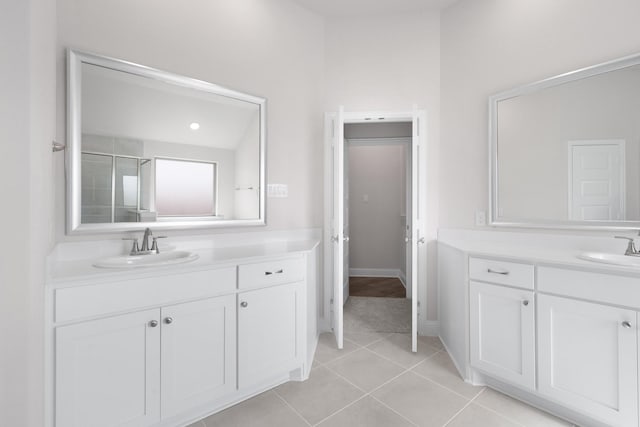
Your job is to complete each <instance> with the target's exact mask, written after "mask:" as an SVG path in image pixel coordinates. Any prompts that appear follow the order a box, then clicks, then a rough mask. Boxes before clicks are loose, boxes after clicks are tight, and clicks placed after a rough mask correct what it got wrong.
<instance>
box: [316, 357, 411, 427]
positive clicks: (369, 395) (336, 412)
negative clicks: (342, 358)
mask: <svg viewBox="0 0 640 427" xmlns="http://www.w3.org/2000/svg"><path fill="white" fill-rule="evenodd" d="M365 349H366V348H365ZM372 353H373V352H372ZM374 354H376V353H374ZM398 366H399V367H400V368H402V369H404V371H402V372H400V373H399V374H398V375H396V376H394V377H392V378H391V379H389V380H387V381H386V382H384V383H382V384H380V385H379V386H377V387H375V388H373V389H371V391H369V392H367V391H365V390H364V389H362V388H360V387H359V386H357V385H356V384H354V383H352V382H351V381H350V380H349V379H348V378H346V377H344V376H342V375H341V374H340V373H338V372H336V371H334V370H333V369H331V368H330V367H329V366H325V368H326V369H328V370H329V371H331V372H332V373H334V374H335V375H337V376H338V377H340V378H342V379H343V380H344V381H346V382H347V383H349V384H350V385H352V386H353V387H355V388H357V389H358V390H360V391H362V392H363V393H364V394H363V395H362V396H360V397H359V398H357V399H356V400H354V401H353V402H351V403H349V404H348V405H347V406H345V407H343V408H341V409H339V410H337V411H335V412H334V413H332V414H331V415H329V416H327V417H326V418H324V419H323V420H321V421H320V422H319V423H318V424H320V423H322V422H324V421H325V420H327V419H329V418H331V417H333V416H334V415H336V414H338V413H339V412H342V411H343V410H345V409H347V408H348V407H350V406H352V405H353V404H355V403H356V402H359V401H360V400H362V399H364V398H365V397H367V396H368V397H370V398H372V399H373V400H375V401H376V402H378V403H380V404H382V405H383V406H384V407H385V408H387V409H389V410H390V411H391V412H393V413H394V414H396V415H398V416H399V417H401V418H402V419H404V420H406V421H407V422H409V423H410V424H411V425H412V426H416V425H417V424H415V423H414V422H413V421H411V420H409V419H408V418H407V417H405V416H404V415H402V414H401V413H399V412H398V411H396V410H395V409H393V408H391V407H390V406H388V405H387V404H386V403H384V402H382V401H381V400H380V399H378V398H376V397H375V396H373V394H372V393H373V392H375V391H377V390H378V389H380V388H381V387H383V386H385V385H387V384H389V383H390V382H392V381H393V380H395V379H396V378H398V377H400V376H402V375H404V374H406V373H407V372H409V370H408V369H406V368H404V367H403V366H400V365H398ZM318 424H316V425H318Z"/></svg>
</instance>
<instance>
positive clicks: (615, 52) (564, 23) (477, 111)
mask: <svg viewBox="0 0 640 427" xmlns="http://www.w3.org/2000/svg"><path fill="white" fill-rule="evenodd" d="M638 16H640V3H639V2H635V1H631V0H614V1H607V2H603V1H600V0H564V1H561V2H558V1H555V0H537V1H523V0H521V1H514V0H485V1H477V0H460V2H458V3H455V4H454V5H453V6H451V7H450V8H448V9H446V10H445V11H444V12H443V13H442V21H441V27H442V34H441V37H442V46H441V49H442V57H441V60H442V62H441V75H442V92H441V100H442V102H441V115H442V121H441V135H442V139H441V150H440V163H441V164H443V165H447V167H443V168H441V169H440V171H441V173H440V183H441V189H440V215H439V217H440V226H441V227H472V226H473V223H474V211H475V210H476V209H482V210H487V209H488V173H489V172H488V160H487V159H488V155H487V147H488V142H487V132H488V131H487V129H488V110H487V98H488V96H489V95H491V94H494V93H497V92H500V91H503V90H507V89H510V88H513V87H516V86H519V85H522V84H525V83H530V82H533V81H537V80H540V79H543V78H546V77H551V76H554V75H557V74H561V73H564V72H568V71H572V70H576V69H579V68H583V67H585V66H589V65H594V64H597V63H601V62H605V61H608V60H612V59H615V58H619V57H622V56H625V55H629V54H632V53H636V52H638V51H639V50H640V26H638V24H637V17H638Z"/></svg>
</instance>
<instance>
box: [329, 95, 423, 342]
mask: <svg viewBox="0 0 640 427" xmlns="http://www.w3.org/2000/svg"><path fill="white" fill-rule="evenodd" d="M367 116H368V114H366V113H362V114H360V113H350V114H349V118H350V119H349V122H350V123H351V122H353V123H366V122H367V118H366V117H367ZM373 116H374V117H376V118H379V117H380V115H379V114H373ZM388 118H389V119H391V120H392V121H396V122H402V121H406V122H408V121H412V123H413V126H412V129H413V137H412V144H411V150H410V151H411V167H410V169H411V182H410V188H411V203H410V205H411V212H410V213H408V214H407V216H408V217H409V216H410V219H409V220H408V221H407V222H408V223H409V225H410V229H409V230H407V231H406V237H407V240H408V242H410V245H409V246H410V247H409V248H408V250H407V252H408V255H409V257H410V260H411V261H410V262H411V266H410V268H408V273H410V275H411V277H410V286H411V288H410V290H409V292H408V294H410V295H411V301H412V306H411V316H412V350H413V351H417V348H418V347H417V345H418V339H417V338H418V308H419V305H418V299H419V294H418V284H419V283H421V282H422V283H425V282H426V273H427V271H426V265H427V245H426V244H425V234H424V230H425V229H426V226H425V224H426V194H425V193H426V173H424V171H422V172H421V170H422V168H423V165H426V162H427V156H426V112H425V111H422V110H417V109H414V111H413V112H411V113H407V114H404V113H400V114H390V115H388ZM326 120H327V124H326V126H325V129H326V130H327V131H328V132H330V135H331V136H330V138H328V140H329V139H330V141H331V155H330V156H329V158H328V159H327V160H328V161H330V162H331V168H329V169H330V175H331V188H332V194H331V197H330V198H329V200H330V201H331V206H332V209H331V218H332V220H331V225H330V227H329V228H330V233H328V234H325V236H327V237H328V238H329V239H331V242H332V243H331V250H329V251H328V252H326V253H327V256H331V260H332V269H331V270H330V271H331V273H332V277H333V280H332V286H333V298H332V307H331V309H332V314H331V316H332V319H331V320H332V327H333V332H334V334H335V337H336V342H337V345H338V348H342V347H343V323H344V322H343V319H344V315H343V304H344V294H345V292H344V290H345V289H346V288H347V286H348V280H349V277H348V249H349V247H348V244H349V234H348V224H346V221H345V212H346V206H345V205H346V203H345V200H346V197H347V196H348V195H347V194H346V191H345V178H346V177H345V150H344V124H345V113H344V108H343V107H340V108H339V111H338V113H337V114H327V115H326ZM325 200H327V199H325Z"/></svg>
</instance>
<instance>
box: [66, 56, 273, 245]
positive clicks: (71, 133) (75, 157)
mask: <svg viewBox="0 0 640 427" xmlns="http://www.w3.org/2000/svg"><path fill="white" fill-rule="evenodd" d="M82 63H88V64H93V65H98V66H102V67H106V68H111V69H114V70H118V71H122V72H126V73H130V74H135V75H138V76H142V77H147V78H150V79H155V80H159V81H163V82H166V83H169V84H174V85H179V86H184V87H188V88H192V89H197V90H201V91H204V92H210V93H214V94H217V95H222V96H226V97H229V98H234V99H238V100H241V101H246V102H251V103H253V104H256V105H258V106H259V107H260V141H259V143H260V157H259V158H260V162H259V163H260V190H259V198H260V209H259V217H258V218H256V219H228V220H227V219H222V220H198V221H169V220H167V221H157V222H119V223H99V224H82V223H81V170H80V167H81V166H80V162H81V148H82V146H81V144H82V122H81V108H82V106H81V99H82V97H81V94H82V93H81V91H82V88H81V71H82ZM266 103H267V101H266V99H264V98H260V97H257V96H253V95H248V94H244V93H241V92H236V91H234V90H231V89H227V88H224V87H222V86H218V85H215V84H213V83H208V82H205V81H202V80H197V79H193V78H190V77H185V76H181V75H178V74H173V73H169V72H166V71H161V70H157V69H154V68H150V67H147V66H144V65H139V64H135V63H132V62H127V61H123V60H120V59H114V58H109V57H106V56H101V55H96V54H92V53H86V52H79V51H76V50H72V49H69V50H68V51H67V147H66V162H67V172H66V173H67V195H66V199H67V203H66V208H67V215H66V219H67V234H78V233H103V232H118V231H130V230H140V229H144V228H146V227H152V228H153V229H159V230H177V229H194V228H221V227H225V228H228V227H245V226H264V225H266V186H267V185H266V133H267V129H266V111H265V110H266Z"/></svg>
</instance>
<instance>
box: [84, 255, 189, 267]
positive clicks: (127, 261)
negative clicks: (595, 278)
mask: <svg viewBox="0 0 640 427" xmlns="http://www.w3.org/2000/svg"><path fill="white" fill-rule="evenodd" d="M198 258H199V256H198V254H194V253H193V252H187V251H170V252H161V253H159V254H148V255H121V256H114V257H109V258H103V259H101V260H98V261H96V262H95V263H94V264H93V265H94V267H99V268H143V267H159V266H165V265H173V264H183V263H185V262H191V261H195V260H197V259H198Z"/></svg>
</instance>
